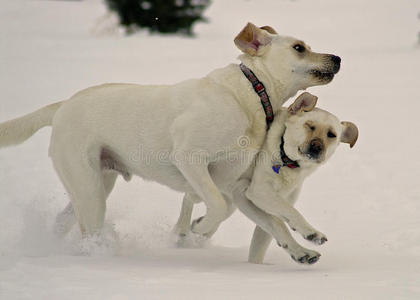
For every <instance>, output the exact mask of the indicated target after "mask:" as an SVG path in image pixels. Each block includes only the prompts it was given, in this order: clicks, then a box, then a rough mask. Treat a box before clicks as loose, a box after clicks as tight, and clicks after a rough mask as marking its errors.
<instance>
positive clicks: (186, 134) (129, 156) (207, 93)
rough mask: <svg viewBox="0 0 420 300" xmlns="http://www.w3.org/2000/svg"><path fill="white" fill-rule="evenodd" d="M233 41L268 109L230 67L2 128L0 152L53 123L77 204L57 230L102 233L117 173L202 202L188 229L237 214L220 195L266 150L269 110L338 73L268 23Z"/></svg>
mask: <svg viewBox="0 0 420 300" xmlns="http://www.w3.org/2000/svg"><path fill="white" fill-rule="evenodd" d="M235 44H236V45H237V47H238V48H239V49H240V50H241V51H242V52H243V54H242V55H241V56H240V60H241V61H242V63H243V65H244V66H246V67H247V69H248V70H252V71H253V74H254V76H256V77H257V78H258V79H259V81H260V82H263V83H264V85H265V90H264V91H263V93H265V95H266V96H267V97H268V96H269V97H270V98H271V105H268V106H267V107H268V108H267V107H263V106H262V105H261V101H262V100H261V98H260V96H261V94H257V93H256V91H257V90H256V87H255V86H254V87H253V86H252V85H251V84H250V79H249V78H247V77H246V76H244V73H243V72H244V71H243V70H241V68H240V67H239V66H238V65H237V64H231V65H228V66H227V67H224V68H221V69H218V70H215V71H213V72H211V73H210V74H209V75H207V76H206V77H204V78H201V79H193V80H187V81H184V82H181V83H179V84H175V85H170V86H163V85H159V86H143V85H137V84H105V85H101V86H95V87H91V88H88V89H86V90H83V91H80V92H78V93H77V94H75V95H74V96H72V97H71V98H70V99H68V100H66V101H62V102H58V103H55V104H51V105H49V106H47V107H44V108H42V109H40V110H38V111H35V112H33V113H31V114H28V115H26V116H23V117H21V118H18V119H14V120H11V121H8V122H5V123H3V124H0V147H1V146H8V145H13V144H18V143H22V142H23V141H25V140H26V139H28V138H29V137H30V136H31V135H33V134H34V133H35V132H36V131H37V130H39V129H40V128H42V127H44V126H52V137H51V143H50V149H49V154H50V156H51V159H52V161H53V164H54V168H55V170H56V172H57V174H58V176H59V177H60V179H61V181H62V182H63V184H64V186H65V188H66V190H67V191H68V194H69V196H70V199H71V203H70V204H69V205H68V206H67V207H66V209H65V210H64V211H63V212H62V213H61V214H60V215H59V216H58V217H57V228H58V230H57V231H59V232H60V233H65V232H67V231H68V230H69V229H70V228H71V226H72V225H73V224H74V223H75V222H76V221H77V222H78V223H79V226H80V229H81V231H82V233H83V235H84V236H89V235H96V234H98V233H99V232H100V231H101V229H102V227H103V222H104V216H105V209H106V199H107V197H108V195H109V193H110V192H111V190H112V188H113V186H114V183H115V180H116V178H117V176H118V174H121V175H122V176H124V178H125V179H126V180H128V179H130V177H131V176H132V175H137V176H140V177H142V178H144V179H146V180H153V181H156V182H159V183H161V184H164V185H167V186H169V187H170V188H172V189H174V190H177V191H181V192H186V193H187V195H186V197H197V198H200V199H202V200H203V201H204V203H205V205H206V208H207V212H206V215H205V216H204V218H202V219H200V222H195V223H194V226H193V227H192V230H193V232H195V233H199V234H209V233H211V232H214V230H215V229H217V227H218V225H219V224H220V222H222V221H223V220H224V219H225V218H226V217H227V216H229V214H230V211H231V209H230V207H231V205H230V204H229V200H225V198H224V197H223V194H224V195H225V196H226V199H228V198H230V197H231V191H232V187H233V185H234V183H235V182H236V181H237V180H238V179H239V178H240V176H241V175H242V174H243V173H244V172H245V171H246V170H247V169H248V167H249V166H250V164H251V162H252V161H253V158H254V156H255V155H256V154H257V153H258V151H259V150H260V148H261V146H262V144H263V141H264V138H265V135H266V129H267V124H266V116H265V113H269V112H270V109H271V111H274V110H278V109H280V107H281V106H282V104H283V103H284V102H285V101H286V100H287V99H288V98H290V97H291V96H293V95H295V94H296V93H297V91H299V90H302V89H306V88H307V87H310V86H315V85H322V84H327V83H329V82H330V81H331V80H332V79H333V77H334V74H335V73H337V72H338V70H339V68H340V58H339V57H338V56H335V55H331V54H320V53H315V52H312V51H311V49H310V47H309V46H307V45H306V44H305V43H304V42H302V41H300V40H297V39H295V38H292V37H285V36H280V35H278V34H277V33H276V32H275V31H274V30H273V29H272V28H271V27H268V26H265V27H262V28H258V27H256V26H255V25H253V24H251V23H249V24H247V25H246V26H245V28H244V29H243V30H242V31H241V32H240V33H239V34H238V36H237V37H236V38H235ZM252 71H251V72H252ZM258 91H259V92H262V91H261V90H258ZM268 103H269V102H268ZM244 138H245V143H243V142H242V141H243V140H244ZM238 140H239V141H241V144H240V145H238V143H237V141H238ZM241 155H245V156H246V157H247V159H242V163H237V161H235V160H234V159H232V157H239V156H241Z"/></svg>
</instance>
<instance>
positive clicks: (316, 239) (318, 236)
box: [304, 232, 328, 245]
mask: <svg viewBox="0 0 420 300" xmlns="http://www.w3.org/2000/svg"><path fill="white" fill-rule="evenodd" d="M304 238H305V239H306V240H308V241H311V242H312V243H314V244H315V245H322V244H324V243H325V242H326V241H328V239H327V237H326V236H325V234H323V233H321V232H312V233H310V234H307V235H305V236H304Z"/></svg>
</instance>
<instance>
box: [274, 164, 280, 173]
mask: <svg viewBox="0 0 420 300" xmlns="http://www.w3.org/2000/svg"><path fill="white" fill-rule="evenodd" d="M281 167H282V165H274V166H272V169H273V171H274V172H276V173H277V174H278V173H279V171H280V168H281Z"/></svg>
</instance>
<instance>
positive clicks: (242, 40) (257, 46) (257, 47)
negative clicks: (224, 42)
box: [234, 23, 272, 56]
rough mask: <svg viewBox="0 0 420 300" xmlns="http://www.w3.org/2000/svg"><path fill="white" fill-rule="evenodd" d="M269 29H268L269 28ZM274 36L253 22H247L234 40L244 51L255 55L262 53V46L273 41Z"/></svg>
mask: <svg viewBox="0 0 420 300" xmlns="http://www.w3.org/2000/svg"><path fill="white" fill-rule="evenodd" d="M267 31H268V30H267ZM271 40H272V37H270V35H269V34H268V33H267V32H266V31H265V30H263V29H260V28H258V27H257V26H255V25H254V24H252V23H248V24H246V26H245V27H244V29H242V31H241V32H239V34H238V35H237V36H236V38H235V40H234V42H235V45H236V47H238V48H239V49H240V50H241V51H242V52H244V53H247V54H249V55H253V56H260V55H262V51H261V50H262V48H263V47H264V46H266V45H268V44H270V43H271Z"/></svg>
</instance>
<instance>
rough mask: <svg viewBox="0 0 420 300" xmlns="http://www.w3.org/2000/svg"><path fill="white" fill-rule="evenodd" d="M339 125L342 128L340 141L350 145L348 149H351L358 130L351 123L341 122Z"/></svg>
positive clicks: (357, 135)
mask: <svg viewBox="0 0 420 300" xmlns="http://www.w3.org/2000/svg"><path fill="white" fill-rule="evenodd" d="M341 125H342V126H343V132H342V133H341V139H340V141H341V142H342V143H347V144H350V148H353V146H354V144H356V141H357V138H358V137H359V130H358V129H357V127H356V125H354V124H353V123H352V122H341Z"/></svg>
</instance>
